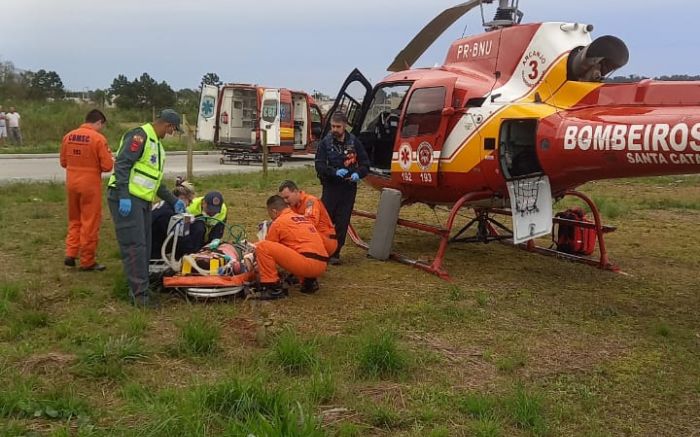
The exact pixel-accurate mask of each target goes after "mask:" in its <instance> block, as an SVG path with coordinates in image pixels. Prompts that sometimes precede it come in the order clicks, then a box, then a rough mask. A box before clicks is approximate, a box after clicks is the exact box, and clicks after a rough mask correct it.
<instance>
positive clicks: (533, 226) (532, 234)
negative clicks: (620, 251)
mask: <svg viewBox="0 0 700 437" xmlns="http://www.w3.org/2000/svg"><path fill="white" fill-rule="evenodd" d="M490 3H493V0H471V1H467V2H465V3H462V4H459V5H457V6H454V7H452V8H449V9H447V10H445V11H443V12H442V13H441V14H440V15H438V16H437V17H436V18H434V19H433V20H432V21H431V22H430V23H429V24H428V25H426V26H425V27H424V28H423V30H421V32H420V33H418V35H417V36H416V37H415V38H413V40H411V42H410V43H409V44H408V45H407V46H406V48H404V49H403V50H402V51H401V52H400V53H399V54H398V55H397V56H396V59H394V61H393V62H392V63H391V65H390V66H389V68H388V71H390V72H392V73H391V74H390V75H389V76H387V77H386V78H384V79H383V80H382V81H381V82H380V83H378V84H377V85H375V86H374V87H372V85H371V84H370V83H369V82H368V81H367V79H366V78H365V77H364V76H363V75H362V74H361V73H360V72H359V71H358V70H357V69H355V70H354V71H353V72H352V73H351V74H350V76H349V77H348V78H347V80H346V81H345V83H344V84H343V87H342V88H341V90H340V92H339V95H338V97H337V98H336V101H335V104H334V106H333V108H332V109H331V111H330V113H333V112H334V111H337V110H339V111H344V112H345V113H346V115H347V116H348V120H349V129H351V132H353V133H354V134H355V135H356V136H357V137H358V138H359V139H360V141H361V142H362V143H363V144H364V145H365V148H366V149H367V152H368V154H369V157H370V161H371V172H370V175H369V176H368V177H367V178H366V181H367V182H368V183H369V184H370V185H372V186H373V187H376V188H378V189H383V188H392V189H395V190H399V191H400V193H401V199H402V200H401V205H407V204H411V203H416V202H419V203H425V204H428V205H431V206H433V205H447V206H449V207H451V209H450V214H449V217H448V219H447V223H446V225H445V226H431V225H427V224H422V223H416V222H412V221H408V220H402V219H398V220H397V222H398V225H402V226H408V227H411V228H414V229H419V230H423V231H427V232H431V233H433V234H436V235H438V236H439V237H440V239H441V243H440V246H439V249H438V252H437V255H436V256H435V258H434V260H433V261H432V262H419V261H415V260H409V259H406V258H404V257H402V256H400V255H397V254H392V257H393V258H395V259H398V260H400V261H404V262H408V263H410V264H412V265H415V266H417V267H419V268H422V269H425V270H427V271H429V272H432V273H435V274H438V275H440V276H442V277H447V272H446V271H445V270H444V269H443V267H442V260H443V256H444V253H445V250H446V248H447V245H448V243H449V242H451V241H483V242H488V241H492V240H504V239H507V240H512V241H513V242H514V243H515V244H521V245H522V246H523V247H525V248H528V249H530V250H535V251H539V252H544V253H554V254H557V255H562V256H565V257H568V258H572V259H575V260H578V261H583V262H587V263H590V264H594V265H598V266H599V267H601V268H606V269H610V270H617V267H616V266H615V265H613V264H612V263H610V261H609V259H608V255H607V251H606V247H605V241H604V234H605V232H607V231H610V230H612V228H609V227H606V226H603V225H602V223H601V219H600V214H599V212H598V209H597V207H596V205H595V204H594V203H593V201H591V199H589V198H588V197H587V196H585V195H584V194H582V193H580V192H578V191H575V188H576V187H578V186H580V185H582V184H584V183H586V182H588V181H592V180H598V179H609V178H622V177H636V176H658V175H670V174H689V173H700V82H663V81H653V80H642V81H641V82H638V83H626V84H606V83H604V82H603V80H604V78H605V77H606V76H607V75H608V74H609V73H610V72H612V71H613V70H615V69H617V68H620V67H622V66H623V65H625V64H626V63H627V60H628V56H629V54H628V50H627V47H626V46H625V44H624V43H623V42H622V41H621V40H620V39H618V38H616V37H614V36H601V37H599V38H596V39H595V40H592V38H591V31H592V30H593V26H591V25H586V24H579V23H568V22H551V23H528V24H522V23H521V20H522V17H523V14H522V12H521V11H520V9H519V7H518V1H517V0H500V1H499V4H498V9H497V11H496V14H495V18H494V19H493V20H492V21H490V22H485V23H484V26H485V28H486V31H485V32H484V33H481V34H478V35H473V36H469V37H466V38H462V39H459V40H457V41H455V42H453V43H452V45H451V46H450V48H449V50H448V51H447V56H446V58H445V61H444V64H443V65H441V66H438V67H434V68H419V69H411V66H412V64H413V63H414V62H415V61H416V60H417V59H418V58H419V57H420V56H421V54H422V53H423V52H424V51H425V50H426V49H427V48H428V47H429V46H430V45H431V44H432V43H433V42H434V41H435V40H436V39H437V38H438V37H439V36H440V35H441V34H442V33H443V32H444V31H445V30H446V29H447V28H448V27H449V26H450V25H451V24H453V23H454V22H455V21H456V20H457V19H459V18H460V17H461V16H462V15H464V14H465V13H467V12H469V11H470V10H472V9H474V8H476V7H481V8H482V15H483V8H484V4H490ZM357 84H359V85H360V86H361V87H362V88H363V91H364V92H365V94H364V96H359V97H358V96H357V95H355V96H354V97H353V95H351V93H350V92H349V91H348V89H349V87H351V86H354V87H355V88H357ZM327 129H328V126H326V128H325V131H326V132H327ZM567 195H573V196H577V197H579V198H580V199H582V200H583V201H585V202H586V203H587V204H588V206H589V208H590V209H591V211H592V213H593V217H594V221H593V222H592V223H584V222H578V223H575V224H576V225H577V226H579V227H582V228H588V229H592V230H593V231H594V232H595V237H596V238H597V241H598V247H599V251H600V258H599V259H598V260H593V259H590V258H584V257H578V256H572V255H567V254H564V253H557V252H556V251H552V250H548V249H545V248H540V247H537V246H536V245H535V244H534V241H533V239H535V238H536V237H540V236H542V235H545V234H547V233H549V232H551V231H552V223H553V221H554V222H555V223H557V222H558V223H559V224H560V225H561V223H562V222H564V221H565V220H564V219H560V218H558V217H553V214H552V202H553V200H554V199H560V198H562V197H564V196H567ZM465 207H467V208H473V209H474V211H475V212H476V216H475V219H474V220H472V222H470V223H469V224H468V226H465V228H462V229H461V230H460V231H458V232H456V233H455V235H453V232H452V231H453V226H454V224H455V219H456V217H457V216H458V212H459V211H460V209H462V208H465ZM355 214H356V215H360V216H365V217H370V218H376V215H375V214H372V213H368V212H363V211H355ZM495 214H508V215H510V216H511V217H512V231H511V230H510V229H508V228H507V227H505V226H503V225H502V224H501V223H499V222H498V221H496V220H495V219H494V215H495ZM471 225H475V226H476V228H477V232H476V235H475V236H474V237H470V238H462V234H463V232H464V231H465V229H466V228H467V227H469V226H471ZM593 231H591V232H593ZM350 235H351V236H352V237H353V238H354V240H355V242H356V243H359V244H361V245H364V246H365V247H366V245H365V244H364V243H363V242H362V240H361V239H360V238H359V236H358V235H357V234H356V233H355V232H354V231H352V230H351V232H350Z"/></svg>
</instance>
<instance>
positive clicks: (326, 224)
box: [289, 191, 338, 254]
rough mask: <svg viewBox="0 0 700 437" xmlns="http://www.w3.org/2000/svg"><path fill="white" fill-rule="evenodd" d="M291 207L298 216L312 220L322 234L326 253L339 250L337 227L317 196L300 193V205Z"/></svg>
mask: <svg viewBox="0 0 700 437" xmlns="http://www.w3.org/2000/svg"><path fill="white" fill-rule="evenodd" d="M289 207H290V208H291V209H292V211H294V212H296V213H297V214H299V215H303V216H304V217H307V218H308V219H309V220H311V222H312V223H313V224H314V226H315V227H316V230H317V231H318V233H319V234H321V238H322V239H323V247H325V248H326V253H328V254H333V253H335V251H336V249H337V248H338V237H336V235H335V226H334V225H333V222H332V221H331V217H330V216H329V215H328V211H327V210H326V207H325V206H324V205H323V202H321V201H320V200H319V199H318V197H316V196H312V195H311V194H307V193H305V192H303V191H300V192H299V204H298V205H297V206H291V205H290V206H289Z"/></svg>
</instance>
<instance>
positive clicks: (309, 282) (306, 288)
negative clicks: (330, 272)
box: [299, 278, 319, 294]
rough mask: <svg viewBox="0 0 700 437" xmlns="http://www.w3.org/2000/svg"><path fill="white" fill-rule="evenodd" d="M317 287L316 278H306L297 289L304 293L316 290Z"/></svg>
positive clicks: (311, 292)
mask: <svg viewBox="0 0 700 437" xmlns="http://www.w3.org/2000/svg"><path fill="white" fill-rule="evenodd" d="M318 288H319V286H318V280H317V279H316V278H306V279H304V282H303V283H302V284H301V290H299V291H301V292H302V293H305V294H313V293H316V292H317V291H318Z"/></svg>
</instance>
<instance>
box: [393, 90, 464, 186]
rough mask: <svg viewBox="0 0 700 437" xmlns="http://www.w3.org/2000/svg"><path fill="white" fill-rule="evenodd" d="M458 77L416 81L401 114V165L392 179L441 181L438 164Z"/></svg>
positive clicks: (417, 182) (420, 182) (414, 182)
mask: <svg viewBox="0 0 700 437" xmlns="http://www.w3.org/2000/svg"><path fill="white" fill-rule="evenodd" d="M456 81H457V78H456V77H446V78H439V79H423V80H418V81H416V82H415V83H414V84H413V87H412V88H411V91H410V94H409V96H408V99H407V102H408V103H407V105H405V109H404V111H403V114H402V117H401V125H400V130H399V139H398V142H397V147H398V150H397V149H395V150H397V151H398V154H397V155H396V159H397V160H398V164H399V168H400V169H401V172H400V173H399V172H393V173H392V178H394V179H397V181H398V182H400V183H403V184H412V185H427V186H431V187H435V186H437V184H438V167H439V166H438V164H439V162H440V153H441V151H442V145H443V143H444V142H445V136H446V131H447V122H448V121H449V118H450V117H451V116H452V115H453V114H454V113H455V109H454V107H453V106H452V93H453V91H454V87H455V82H456Z"/></svg>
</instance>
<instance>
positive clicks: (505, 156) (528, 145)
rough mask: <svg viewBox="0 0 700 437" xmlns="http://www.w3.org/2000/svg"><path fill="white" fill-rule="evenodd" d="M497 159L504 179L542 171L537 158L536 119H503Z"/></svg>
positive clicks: (536, 173) (531, 174) (532, 174)
mask: <svg viewBox="0 0 700 437" xmlns="http://www.w3.org/2000/svg"><path fill="white" fill-rule="evenodd" d="M498 144H499V147H498V150H499V152H498V153H499V161H500V163H501V169H502V171H503V176H504V177H505V179H506V180H511V179H518V178H522V177H526V176H535V175H538V174H541V173H542V167H541V166H540V162H539V159H538V158H537V150H536V149H535V146H536V144H537V120H534V119H524V120H504V121H503V123H502V124H501V129H500V132H499V143H498Z"/></svg>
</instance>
